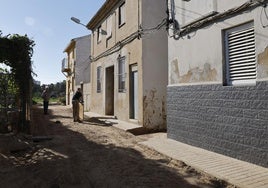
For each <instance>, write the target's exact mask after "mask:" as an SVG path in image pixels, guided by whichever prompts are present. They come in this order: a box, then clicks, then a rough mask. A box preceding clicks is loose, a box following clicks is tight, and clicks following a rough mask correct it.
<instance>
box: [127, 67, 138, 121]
mask: <svg viewBox="0 0 268 188" xmlns="http://www.w3.org/2000/svg"><path fill="white" fill-rule="evenodd" d="M129 99H130V101H129V103H130V111H129V113H130V114H129V116H130V119H138V113H139V108H138V99H139V96H138V66H137V65H132V66H131V67H130V96H129Z"/></svg>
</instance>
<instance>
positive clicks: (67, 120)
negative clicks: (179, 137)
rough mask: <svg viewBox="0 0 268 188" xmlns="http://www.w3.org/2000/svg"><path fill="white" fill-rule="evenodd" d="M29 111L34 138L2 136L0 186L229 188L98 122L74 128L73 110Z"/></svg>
mask: <svg viewBox="0 0 268 188" xmlns="http://www.w3.org/2000/svg"><path fill="white" fill-rule="evenodd" d="M42 112H43V111H42V109H41V107H38V106H36V107H34V110H33V126H34V134H33V136H28V135H23V134H18V135H12V134H7V135H0V187H27V188H29V187H38V188H39V187H40V188H42V187H44V188H46V187H51V188H57V187H63V188H65V187H85V188H90V187H92V188H93V187H95V188H102V187H111V188H113V187H116V188H120V187H123V188H125V187H144V188H145V187H165V188H172V187H176V188H178V187H179V188H180V187H181V188H190V187H193V188H194V187H205V188H206V187H208V188H210V187H219V188H220V187H231V186H230V185H229V186H228V185H227V184H225V183H224V182H222V181H219V180H216V179H214V178H211V177H209V176H207V175H205V174H201V173H198V172H196V171H195V170H194V169H192V168H190V167H188V166H186V165H185V164H184V163H182V162H178V161H174V160H172V159H170V158H168V157H166V156H164V155H161V154H159V153H158V152H156V151H154V150H152V149H150V148H146V147H145V146H142V145H141V144H139V142H141V141H144V140H146V139H148V137H150V136H151V135H150V134H147V135H141V136H134V135H132V134H131V133H128V132H125V131H123V130H120V129H117V128H115V127H113V126H111V124H106V123H105V122H103V121H100V120H99V119H97V118H94V117H92V118H90V119H88V120H87V121H85V122H84V123H76V122H75V123H74V122H73V120H72V117H71V109H70V108H68V107H65V106H56V105H55V106H49V115H43V113H42Z"/></svg>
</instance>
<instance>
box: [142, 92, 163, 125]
mask: <svg viewBox="0 0 268 188" xmlns="http://www.w3.org/2000/svg"><path fill="white" fill-rule="evenodd" d="M143 113H144V117H143V126H144V127H146V128H153V129H165V128H166V96H158V93H157V90H156V89H155V88H154V89H152V90H150V91H146V93H145V95H144V96H143Z"/></svg>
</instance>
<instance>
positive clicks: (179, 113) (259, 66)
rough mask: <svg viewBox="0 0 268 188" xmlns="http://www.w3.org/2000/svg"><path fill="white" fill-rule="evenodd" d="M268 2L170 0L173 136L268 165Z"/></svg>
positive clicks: (169, 105)
mask: <svg viewBox="0 0 268 188" xmlns="http://www.w3.org/2000/svg"><path fill="white" fill-rule="evenodd" d="M266 5H267V1H255V0H253V1H248V0H236V1H232V0H225V1H220V0H202V1H200V0H190V1H183V0H169V10H170V12H169V20H170V25H169V28H170V29H169V36H170V38H169V40H168V48H169V55H168V63H169V84H168V89H167V130H168V137H169V138H172V139H175V140H177V141H181V142H184V143H187V144H190V145H194V146H198V147H201V148H204V149H208V150H211V151H214V152H218V153H221V154H224V155H228V156H231V157H234V158H237V159H241V160H244V161H248V162H251V163H255V164H258V165H262V166H265V167H268V161H267V158H268V148H267V145H268V131H267V130H268V118H267V117H268V18H267V13H268V8H267V7H266Z"/></svg>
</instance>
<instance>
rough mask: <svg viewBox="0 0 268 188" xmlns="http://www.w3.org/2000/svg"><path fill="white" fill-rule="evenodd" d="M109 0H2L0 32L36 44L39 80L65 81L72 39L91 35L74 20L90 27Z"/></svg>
mask: <svg viewBox="0 0 268 188" xmlns="http://www.w3.org/2000/svg"><path fill="white" fill-rule="evenodd" d="M104 2H105V0H64V1H63V0H0V7H1V8H0V30H1V31H2V33H3V35H8V34H20V35H25V34H27V36H28V37H29V38H31V39H32V40H34V41H35V44H36V45H35V47H34V55H33V70H34V72H35V73H36V74H37V77H34V79H35V80H37V81H41V84H50V83H56V82H61V81H63V80H65V76H64V75H63V74H62V73H61V60H62V59H63V58H64V57H65V56H66V53H64V52H63V50H64V49H65V47H66V46H67V45H68V44H69V42H70V40H71V39H73V38H76V37H80V36H84V35H88V34H89V33H90V31H89V30H87V29H86V28H85V27H83V26H81V25H78V24H75V23H74V22H72V21H71V20H70V18H71V17H72V16H74V17H77V18H79V19H80V20H81V23H84V24H87V23H88V22H89V20H90V19H91V18H92V17H93V16H94V15H95V13H96V12H97V11H98V9H99V8H100V7H101V5H102V4H103V3H104Z"/></svg>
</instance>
